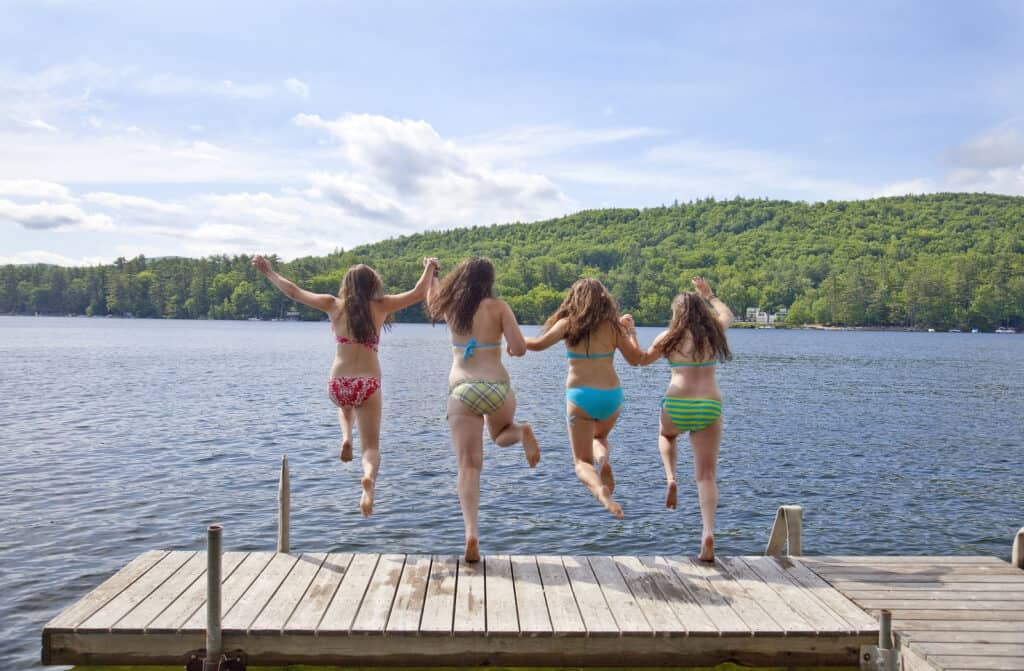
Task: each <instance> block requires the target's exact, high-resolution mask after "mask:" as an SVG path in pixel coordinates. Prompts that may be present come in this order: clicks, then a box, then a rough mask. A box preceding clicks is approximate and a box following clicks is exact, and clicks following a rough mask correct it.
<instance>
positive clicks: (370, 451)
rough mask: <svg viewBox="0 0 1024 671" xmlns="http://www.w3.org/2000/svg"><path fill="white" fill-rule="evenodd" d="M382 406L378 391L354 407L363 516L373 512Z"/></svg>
mask: <svg viewBox="0 0 1024 671" xmlns="http://www.w3.org/2000/svg"><path fill="white" fill-rule="evenodd" d="M382 406H383V403H382V397H381V392H380V391H378V392H377V393H375V394H374V395H373V396H371V397H370V398H368V399H366V402H365V403H363V404H362V405H361V406H359V407H358V408H356V410H355V415H356V424H357V425H358V426H359V450H360V452H361V453H362V460H363V479H362V486H363V495H362V496H361V497H360V498H359V509H360V510H361V511H362V512H363V517H369V516H370V515H371V514H373V488H374V486H375V485H376V484H377V471H378V470H379V469H380V414H381V407H382Z"/></svg>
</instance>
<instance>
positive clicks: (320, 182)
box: [307, 173, 406, 222]
mask: <svg viewBox="0 0 1024 671" xmlns="http://www.w3.org/2000/svg"><path fill="white" fill-rule="evenodd" d="M312 181H313V186H312V188H310V189H309V190H308V191H307V194H308V195H310V196H313V197H315V198H325V199H327V200H329V201H330V202H332V203H334V204H335V205H337V206H338V207H340V208H341V209H342V210H345V211H346V212H348V213H350V214H352V215H354V216H357V217H363V218H366V219H390V220H392V221H395V222H401V221H403V220H404V219H405V217H406V214H405V212H404V211H403V210H402V207H401V205H399V204H398V202H397V201H395V200H392V199H391V198H388V197H387V196H384V195H381V194H379V193H377V192H375V191H374V190H373V189H372V188H371V187H369V186H367V185H366V184H363V183H361V182H359V181H358V179H357V178H356V177H355V176H352V175H329V174H324V173H317V174H315V175H313V176H312Z"/></svg>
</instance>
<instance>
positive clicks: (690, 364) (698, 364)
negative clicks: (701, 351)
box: [668, 359, 718, 368]
mask: <svg viewBox="0 0 1024 671" xmlns="http://www.w3.org/2000/svg"><path fill="white" fill-rule="evenodd" d="M716 363H718V361H716V360H715V359H711V360H709V361H680V362H679V363H672V362H671V361H670V362H669V363H668V367H669V368H703V367H705V366H714V365H715V364H716Z"/></svg>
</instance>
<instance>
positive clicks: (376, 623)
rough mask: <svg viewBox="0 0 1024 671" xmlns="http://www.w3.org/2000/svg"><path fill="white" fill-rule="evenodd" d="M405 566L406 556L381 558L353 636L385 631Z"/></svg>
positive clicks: (357, 614) (355, 624)
mask: <svg viewBox="0 0 1024 671" xmlns="http://www.w3.org/2000/svg"><path fill="white" fill-rule="evenodd" d="M404 564H405V555H400V554H386V555H381V556H380V561H378V562H377V568H376V569H374V571H373V578H372V579H371V580H370V585H369V587H367V588H366V596H364V597H363V603H362V604H361V605H360V606H359V612H357V613H356V619H355V620H354V621H353V622H352V633H353V634H379V633H382V632H383V631H384V627H386V626H387V624H388V616H389V615H390V614H391V604H392V603H394V600H395V592H396V591H397V590H398V581H399V580H400V579H401V577H402V567H403V566H404Z"/></svg>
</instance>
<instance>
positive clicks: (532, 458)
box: [522, 424, 540, 468]
mask: <svg viewBox="0 0 1024 671" xmlns="http://www.w3.org/2000/svg"><path fill="white" fill-rule="evenodd" d="M522 427H523V428H522V431H523V452H525V453H526V463H527V464H529V465H530V468H533V467H534V466H536V465H537V464H538V463H540V445H538V444H537V437H536V436H535V435H533V427H532V426H530V425H529V424H523V425H522Z"/></svg>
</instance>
